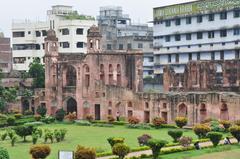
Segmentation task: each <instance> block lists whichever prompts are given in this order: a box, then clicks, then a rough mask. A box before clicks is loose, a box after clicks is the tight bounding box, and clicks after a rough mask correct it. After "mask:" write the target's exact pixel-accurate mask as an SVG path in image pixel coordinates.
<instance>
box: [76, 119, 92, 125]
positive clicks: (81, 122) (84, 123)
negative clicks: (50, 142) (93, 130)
mask: <svg viewBox="0 0 240 159" xmlns="http://www.w3.org/2000/svg"><path fill="white" fill-rule="evenodd" d="M75 123H76V124H77V125H80V126H91V123H90V122H89V121H87V120H76V121H75Z"/></svg>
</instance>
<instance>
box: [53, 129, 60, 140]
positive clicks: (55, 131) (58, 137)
mask: <svg viewBox="0 0 240 159" xmlns="http://www.w3.org/2000/svg"><path fill="white" fill-rule="evenodd" d="M54 137H55V139H56V141H57V142H60V141H61V132H60V131H59V130H57V129H55V130H54Z"/></svg>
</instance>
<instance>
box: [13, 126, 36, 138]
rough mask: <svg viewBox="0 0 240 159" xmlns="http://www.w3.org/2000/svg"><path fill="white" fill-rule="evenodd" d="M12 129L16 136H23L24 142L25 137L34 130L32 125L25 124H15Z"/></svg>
mask: <svg viewBox="0 0 240 159" xmlns="http://www.w3.org/2000/svg"><path fill="white" fill-rule="evenodd" d="M13 129H14V131H15V132H16V134H17V135H18V136H20V137H22V138H23V141H24V142H26V137H27V136H29V135H32V133H33V131H34V127H33V126H27V125H22V126H17V127H15V128H13Z"/></svg>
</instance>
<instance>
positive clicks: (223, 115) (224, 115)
mask: <svg viewBox="0 0 240 159" xmlns="http://www.w3.org/2000/svg"><path fill="white" fill-rule="evenodd" d="M220 119H221V120H229V115H228V106H227V104H226V103H223V104H222V105H221V107H220Z"/></svg>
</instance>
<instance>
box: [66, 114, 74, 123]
mask: <svg viewBox="0 0 240 159" xmlns="http://www.w3.org/2000/svg"><path fill="white" fill-rule="evenodd" d="M65 119H67V120H69V121H71V122H72V121H74V120H76V119H77V113H76V112H73V113H69V114H68V115H66V116H65Z"/></svg>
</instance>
